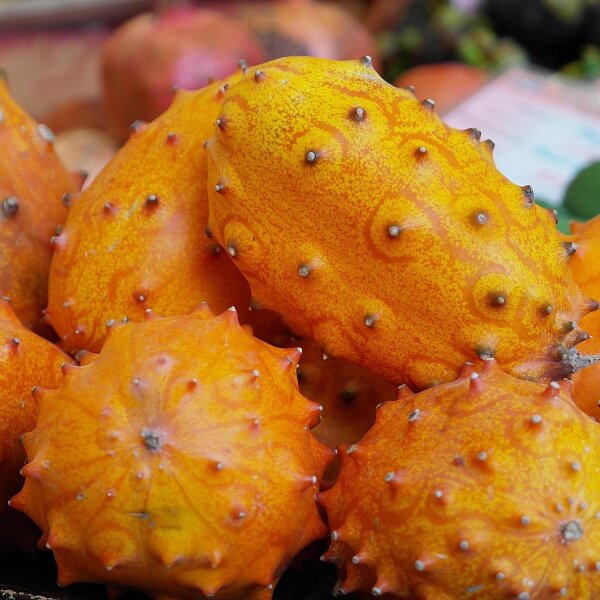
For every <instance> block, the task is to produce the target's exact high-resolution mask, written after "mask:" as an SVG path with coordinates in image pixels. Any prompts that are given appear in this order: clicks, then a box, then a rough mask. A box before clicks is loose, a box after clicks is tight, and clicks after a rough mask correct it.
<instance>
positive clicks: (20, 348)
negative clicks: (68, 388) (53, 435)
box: [0, 298, 70, 552]
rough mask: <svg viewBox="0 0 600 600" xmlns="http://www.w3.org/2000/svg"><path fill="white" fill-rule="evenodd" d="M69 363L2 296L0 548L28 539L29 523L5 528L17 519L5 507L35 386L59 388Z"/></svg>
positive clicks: (15, 482) (16, 482)
mask: <svg viewBox="0 0 600 600" xmlns="http://www.w3.org/2000/svg"><path fill="white" fill-rule="evenodd" d="M3 345H4V348H2V346H3ZM69 362H70V359H69V357H68V356H66V355H65V354H63V353H62V352H61V351H60V350H59V349H58V348H56V347H55V346H54V345H52V344H51V343H50V342H48V341H46V340H44V339H42V338H40V337H38V336H37V335H35V334H34V333H32V332H31V331H29V330H28V329H26V328H25V327H24V326H23V325H22V324H21V323H20V322H19V320H18V319H17V317H16V315H15V313H14V311H13V310H12V308H11V305H10V303H9V302H8V301H7V300H6V299H3V298H0V552H3V551H7V550H13V551H14V550H15V549H17V548H18V547H19V545H20V544H19V543H18V542H19V540H20V539H21V541H22V542H23V543H24V544H26V543H27V541H26V538H28V537H29V535H28V528H27V527H25V528H24V530H23V532H19V531H17V532H16V534H13V533H12V532H10V533H9V531H8V530H5V528H8V526H9V525H10V523H11V522H12V521H14V519H15V515H14V511H7V510H5V507H6V503H7V501H8V499H9V498H10V497H11V496H12V495H13V494H15V493H16V492H17V490H19V489H20V487H21V486H22V483H23V482H22V479H21V477H20V476H19V470H20V469H21V467H22V466H23V463H24V462H25V453H24V451H23V446H22V445H21V442H20V438H21V436H22V435H23V434H24V433H25V432H27V431H30V430H31V429H32V428H33V427H34V426H35V422H36V418H37V411H38V403H39V401H40V398H41V396H42V393H41V392H40V390H39V388H38V387H37V386H42V387H47V388H54V387H58V386H59V385H60V383H61V380H62V375H61V368H62V365H63V364H64V365H67V364H69ZM31 542H32V544H31V547H33V545H34V543H33V540H31ZM25 549H27V550H29V549H30V548H23V550H25Z"/></svg>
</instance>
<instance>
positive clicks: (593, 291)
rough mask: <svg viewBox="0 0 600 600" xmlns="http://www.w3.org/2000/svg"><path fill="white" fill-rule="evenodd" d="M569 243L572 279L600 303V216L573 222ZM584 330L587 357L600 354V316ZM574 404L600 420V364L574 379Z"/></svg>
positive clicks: (584, 322)
mask: <svg viewBox="0 0 600 600" xmlns="http://www.w3.org/2000/svg"><path fill="white" fill-rule="evenodd" d="M571 231H572V235H571V236H570V237H569V238H568V240H569V241H570V242H572V243H574V244H576V245H577V252H576V253H575V255H574V256H573V260H572V261H571V270H572V271H573V277H574V278H575V281H576V282H577V284H578V285H579V286H580V287H581V289H582V290H583V291H584V292H585V293H586V294H589V295H590V296H591V297H592V298H596V299H600V216H598V217H594V218H593V219H591V220H590V221H588V222H587V223H576V222H571ZM580 326H581V329H582V330H583V331H585V332H586V333H588V334H589V335H591V336H592V337H591V339H588V340H584V341H583V342H582V343H581V344H580V345H579V348H580V349H581V351H582V352H586V353H588V354H598V353H600V314H599V313H598V312H597V311H596V312H594V313H591V314H589V315H586V316H585V317H584V318H583V319H582V320H581V322H580ZM573 400H574V401H575V403H576V404H577V406H579V408H581V410H583V411H585V412H586V413H587V414H588V415H591V416H592V417H594V418H595V419H596V420H597V421H598V420H600V407H599V406H598V402H599V401H600V364H598V363H596V364H595V365H592V366H591V367H586V368H585V369H582V370H581V371H579V372H578V373H575V375H573Z"/></svg>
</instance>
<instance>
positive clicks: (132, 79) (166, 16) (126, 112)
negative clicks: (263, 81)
mask: <svg viewBox="0 0 600 600" xmlns="http://www.w3.org/2000/svg"><path fill="white" fill-rule="evenodd" d="M264 58H265V57H264V55H263V53H262V51H261V49H260V46H259V44H258V42H256V41H255V40H254V39H253V38H252V36H251V35H250V34H249V32H248V31H247V29H246V27H244V25H242V24H241V23H238V22H237V21H235V20H234V19H233V18H231V17H229V16H227V15H225V14H221V13H219V12H217V11H215V10H209V9H197V8H193V7H189V6H179V7H173V8H170V9H168V10H165V11H164V12H162V13H161V14H159V15H154V14H152V13H144V14H141V15H138V16H137V17H135V18H133V19H131V20H129V21H127V22H126V23H125V24H124V25H122V26H121V27H120V28H119V29H117V30H116V31H115V32H114V34H113V35H112V36H111V37H110V38H109V39H108V40H107V41H106V43H105V46H104V52H103V60H102V67H103V78H104V90H105V101H106V110H107V113H108V115H107V116H108V119H109V122H110V125H111V127H112V129H113V130H114V134H115V135H117V136H118V137H119V138H120V139H125V138H126V137H127V134H128V128H129V125H131V123H132V122H133V121H135V120H136V119H142V120H145V121H151V120H152V119H154V118H155V117H157V116H158V115H159V114H161V113H162V112H163V111H164V110H166V109H167V108H168V106H169V105H170V103H171V100H172V98H173V94H172V88H173V86H179V87H182V88H184V89H190V90H192V89H198V88H201V87H204V86H205V85H206V84H207V82H208V80H209V78H215V79H221V78H223V77H226V76H227V75H229V74H231V73H232V72H233V71H234V70H235V69H236V67H237V64H238V62H239V61H240V59H245V60H246V61H248V63H251V64H256V63H260V62H262V61H263V60H264Z"/></svg>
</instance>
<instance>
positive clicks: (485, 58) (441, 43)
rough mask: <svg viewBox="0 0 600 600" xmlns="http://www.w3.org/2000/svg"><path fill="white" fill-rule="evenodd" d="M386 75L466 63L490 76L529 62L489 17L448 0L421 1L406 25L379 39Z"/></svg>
mask: <svg viewBox="0 0 600 600" xmlns="http://www.w3.org/2000/svg"><path fill="white" fill-rule="evenodd" d="M379 43H380V47H381V52H382V56H383V60H384V64H385V76H386V78H387V79H388V80H390V81H392V80H393V79H395V77H396V76H397V75H399V74H400V73H402V72H403V71H405V70H407V69H409V68H410V67H413V66H415V65H418V64H424V63H433V62H443V61H456V60H458V61H460V62H464V63H466V64H468V65H471V66H475V67H480V68H483V69H486V70H489V71H497V70H499V69H502V68H505V67H507V66H511V65H515V64H523V63H525V62H527V54H526V53H525V51H524V50H523V49H522V48H520V47H519V45H518V44H517V43H516V42H513V41H512V40H509V39H503V38H500V37H498V36H497V35H496V34H495V33H494V31H493V30H492V28H491V25H490V21H489V19H488V18H487V17H485V16H483V15H481V14H478V13H470V12H465V11H461V10H460V9H458V8H456V7H455V6H453V5H451V4H450V3H449V2H448V0H415V1H414V2H412V3H411V5H410V6H409V7H408V9H407V10H406V11H405V13H404V14H403V19H402V20H401V22H399V23H397V24H395V25H394V26H392V28H391V29H389V30H388V31H385V32H383V33H382V34H381V35H380V37H379Z"/></svg>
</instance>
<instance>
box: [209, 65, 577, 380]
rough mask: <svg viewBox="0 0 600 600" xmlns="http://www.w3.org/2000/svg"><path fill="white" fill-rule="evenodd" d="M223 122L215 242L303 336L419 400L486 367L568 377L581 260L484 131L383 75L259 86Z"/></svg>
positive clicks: (319, 70)
mask: <svg viewBox="0 0 600 600" xmlns="http://www.w3.org/2000/svg"><path fill="white" fill-rule="evenodd" d="M219 118H220V120H219V126H217V127H215V130H214V135H213V136H212V138H211V140H210V141H209V143H208V146H207V149H208V151H209V156H210V159H209V168H208V189H209V202H210V221H209V222H210V225H211V227H212V230H213V232H214V234H215V237H216V238H217V239H218V240H219V242H220V243H221V244H222V245H223V246H225V247H235V249H236V256H235V262H236V265H237V266H238V267H239V268H240V270H241V271H242V272H243V274H244V275H245V276H246V278H247V279H248V281H249V283H250V286H251V288H252V293H253V296H254V297H255V298H256V300H257V301H258V302H259V303H260V304H262V305H263V306H266V307H268V308H272V309H275V310H277V311H278V312H280V313H282V314H283V316H284V317H285V319H286V320H287V322H288V324H289V325H290V327H291V328H292V330H293V331H294V332H295V333H297V334H298V335H300V336H306V337H312V338H314V339H316V340H318V341H319V342H321V343H322V344H324V346H325V349H326V351H327V352H328V353H329V354H331V355H334V356H341V357H343V358H347V359H350V360H352V361H355V362H358V363H360V364H362V365H363V366H366V367H368V368H370V369H372V370H374V371H376V372H378V373H379V374H380V375H382V376H384V377H385V378H388V379H390V380H392V381H394V382H396V383H398V382H401V381H407V382H409V383H410V384H411V385H414V386H416V387H419V388H422V387H427V386H431V385H433V384H435V383H437V382H443V381H448V380H451V379H453V378H454V377H455V376H456V375H457V373H458V371H459V369H460V365H461V364H462V363H463V362H464V361H465V360H469V359H474V358H476V357H477V356H478V355H479V356H483V355H494V356H495V357H496V358H497V360H498V362H499V363H500V364H501V365H502V366H503V367H504V368H506V369H508V370H509V371H510V372H512V373H513V374H516V375H518V376H520V377H523V378H532V379H541V380H544V379H550V378H555V377H558V376H560V375H564V374H566V373H565V372H566V371H569V367H568V365H565V364H564V362H561V360H560V358H559V353H560V351H561V346H562V345H564V346H566V347H567V348H568V347H571V346H572V345H573V341H572V340H571V339H570V338H569V337H566V338H565V327H566V324H567V323H569V322H571V321H577V320H578V319H579V318H580V316H581V315H582V314H584V313H585V312H586V311H587V310H588V306H587V303H586V301H585V299H584V297H583V295H582V293H581V292H580V290H579V289H578V288H577V287H576V285H575V283H574V282H573V280H572V277H571V275H570V273H569V270H568V266H567V263H568V252H567V251H566V250H565V248H563V247H562V246H561V244H560V242H559V239H558V237H557V233H556V229H555V224H554V219H553V217H552V216H551V215H549V214H548V212H546V211H545V210H544V209H542V208H540V207H538V206H536V205H534V204H533V203H532V202H531V199H530V194H529V192H528V189H527V188H526V187H525V188H521V187H519V186H518V185H515V184H513V183H511V182H509V181H508V180H507V179H506V178H505V177H503V176H502V174H501V173H499V172H498V170H497V169H496V168H495V166H494V163H493V159H492V154H491V149H492V145H491V144H490V143H488V142H480V140H479V134H478V132H477V131H476V130H467V131H458V130H455V129H452V128H450V127H448V126H447V125H445V124H444V123H443V122H442V121H441V120H440V119H439V118H438V116H437V115H436V114H435V112H434V111H433V109H432V107H431V106H430V105H428V104H427V103H425V104H421V103H420V102H418V101H417V100H416V99H415V98H414V97H413V96H412V94H411V93H410V92H408V91H406V90H400V89H396V88H394V87H393V86H391V85H389V84H387V83H385V82H384V81H383V80H382V79H381V78H380V77H379V76H378V75H377V74H376V73H375V71H374V70H373V68H372V66H371V64H370V63H369V61H365V60H362V61H347V62H338V61H332V60H325V59H316V58H304V57H302V58H298V57H296V58H286V59H281V60H276V61H272V62H270V63H266V64H265V65H261V66H259V67H258V68H256V69H249V70H248V71H247V72H246V73H245V75H244V76H243V77H242V78H241V80H240V81H238V82H236V83H235V84H233V85H232V86H231V88H230V89H229V90H228V91H227V94H226V97H225V99H224V101H223V105H222V108H221V112H220V115H219ZM524 183H526V182H524ZM215 185H219V186H220V189H219V191H215V189H214V186H215ZM498 298H500V300H498Z"/></svg>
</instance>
